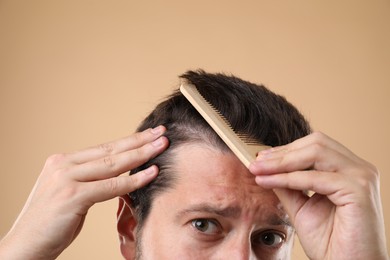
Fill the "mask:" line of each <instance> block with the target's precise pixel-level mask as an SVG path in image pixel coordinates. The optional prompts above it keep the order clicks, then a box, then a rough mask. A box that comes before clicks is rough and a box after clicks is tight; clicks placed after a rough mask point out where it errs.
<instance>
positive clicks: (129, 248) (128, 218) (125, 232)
mask: <svg viewBox="0 0 390 260" xmlns="http://www.w3.org/2000/svg"><path fill="white" fill-rule="evenodd" d="M136 227H137V220H136V217H135V215H134V212H133V209H132V208H131V201H130V198H129V197H128V196H127V195H124V196H121V197H119V205H118V211H117V230H118V235H119V242H120V249H121V253H122V256H123V257H124V258H125V259H135V254H136Z"/></svg>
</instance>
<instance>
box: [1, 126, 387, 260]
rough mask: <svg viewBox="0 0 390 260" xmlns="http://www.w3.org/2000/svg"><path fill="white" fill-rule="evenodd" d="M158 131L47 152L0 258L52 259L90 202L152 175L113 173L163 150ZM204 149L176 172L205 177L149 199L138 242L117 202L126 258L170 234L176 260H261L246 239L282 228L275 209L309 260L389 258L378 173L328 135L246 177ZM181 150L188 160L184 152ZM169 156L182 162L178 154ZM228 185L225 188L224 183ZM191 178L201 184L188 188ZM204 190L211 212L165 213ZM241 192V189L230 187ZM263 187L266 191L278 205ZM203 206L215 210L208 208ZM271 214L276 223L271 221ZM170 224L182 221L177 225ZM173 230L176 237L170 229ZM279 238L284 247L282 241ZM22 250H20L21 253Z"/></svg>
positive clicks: (281, 151) (259, 163) (271, 158)
mask: <svg viewBox="0 0 390 260" xmlns="http://www.w3.org/2000/svg"><path fill="white" fill-rule="evenodd" d="M164 131H165V128H164V127H157V128H156V129H154V130H153V131H152V130H151V129H148V130H146V131H144V132H142V133H138V134H135V135H132V136H130V137H127V138H124V139H121V140H118V141H115V142H111V143H107V144H103V145H98V146H96V147H92V148H88V149H86V150H81V151H78V152H75V153H70V154H58V155H53V156H51V157H50V158H49V159H48V160H47V161H46V164H45V167H44V169H43V170H42V172H41V175H40V176H39V178H38V180H37V183H36V185H35V186H34V189H33V191H32V192H31V194H30V197H29V199H28V201H27V203H26V205H25V207H24V208H23V210H22V212H21V214H20V215H19V217H18V219H17V220H16V222H15V224H14V226H13V227H12V228H11V230H10V232H9V233H8V234H7V235H6V236H5V237H4V238H3V239H2V240H1V241H0V259H55V258H56V257H57V256H58V255H59V254H60V253H61V252H62V251H63V250H64V249H65V248H66V247H67V246H68V245H69V244H70V243H71V242H72V241H73V240H74V239H75V238H76V236H77V235H78V234H79V232H80V230H81V228H82V225H83V222H84V220H85V217H86V214H87V212H88V209H89V208H90V207H91V206H93V205H94V204H95V203H98V202H101V201H105V200H109V199H112V198H114V197H117V196H120V195H123V194H126V193H129V192H132V191H134V190H136V189H138V188H140V187H142V186H144V185H146V184H147V183H149V182H150V181H151V180H152V179H153V178H155V177H156V176H157V174H158V169H157V167H155V166H152V167H151V168H149V169H148V170H145V171H142V172H139V173H137V174H136V175H132V176H121V174H122V173H123V172H127V171H128V170H130V169H132V168H134V167H137V166H138V165H141V164H143V163H144V162H146V161H148V160H149V159H150V158H152V157H153V156H156V155H157V154H159V153H161V152H162V151H163V150H164V149H166V148H167V146H168V141H167V139H166V138H164V137H161V135H162V134H163V133H164ZM203 148H204V147H202V149H203ZM208 151H209V152H210V153H209V156H208V157H207V158H203V160H201V161H198V162H197V163H195V162H194V160H193V158H196V157H197V156H198V155H197V154H198V153H194V151H192V153H193V154H192V155H191V153H190V154H189V157H187V162H190V164H187V168H186V167H185V165H186V162H183V160H178V166H177V170H181V171H183V172H184V171H186V172H188V171H191V170H194V169H198V170H199V171H202V172H203V175H204V173H205V172H204V170H205V169H206V170H207V172H206V176H203V175H202V176H203V177H204V178H199V176H193V178H192V182H191V181H190V182H185V179H184V178H179V179H178V180H177V181H178V183H179V182H183V183H182V184H183V186H180V185H179V184H176V185H175V187H174V189H177V188H180V187H181V189H182V190H181V193H180V194H178V196H172V197H171V198H170V199H171V200H169V201H168V202H161V201H159V200H158V199H156V201H154V203H153V205H152V211H153V212H154V213H155V214H150V216H149V217H150V219H147V221H146V222H145V227H144V229H141V230H140V231H139V234H140V235H141V236H137V230H138V226H137V220H136V218H135V217H134V214H133V211H132V209H131V204H130V202H129V200H128V199H127V196H123V197H121V199H120V203H119V204H120V205H119V210H118V230H119V235H120V239H121V251H122V254H123V255H124V257H125V258H127V259H133V258H134V257H135V255H136V252H137V251H138V252H142V253H143V255H142V256H143V257H145V258H147V257H148V256H149V255H150V254H154V255H158V253H159V252H157V250H156V249H154V248H157V247H158V248H161V246H162V245H164V243H168V242H169V241H170V242H172V239H170V238H169V237H172V236H176V237H177V240H176V241H174V242H175V243H174V244H172V243H171V244H170V245H171V246H172V248H175V249H177V250H178V251H179V252H180V253H182V255H178V256H179V257H189V256H194V257H195V258H197V257H198V256H199V254H201V253H205V254H208V255H206V257H207V256H210V257H211V256H213V257H214V256H215V258H224V256H225V255H224V251H225V250H227V251H229V252H231V255H228V258H229V259H231V258H238V259H240V258H241V259H248V258H251V257H252V258H255V257H257V256H258V254H257V252H259V251H258V250H260V252H261V253H264V254H266V251H267V250H266V249H265V248H266V247H263V246H260V247H258V246H254V245H253V241H254V240H253V239H249V238H254V237H257V236H256V235H255V234H258V233H255V230H262V229H268V228H269V227H270V226H272V228H275V229H276V230H278V231H281V232H283V230H282V229H283V228H282V226H283V225H276V226H278V227H279V226H281V230H279V229H277V228H276V227H274V226H275V221H267V219H268V220H269V219H270V217H267V215H268V216H269V213H275V214H272V216H273V217H272V218H271V219H274V220H275V219H279V220H280V219H283V218H284V217H283V214H282V213H281V211H282V208H283V209H284V210H285V212H287V214H288V215H289V221H290V222H291V223H292V224H293V226H294V227H295V229H296V233H297V234H298V236H299V239H300V241H301V243H302V246H303V248H304V250H305V252H306V254H307V255H308V257H309V258H310V259H389V258H388V255H387V249H386V239H385V234H384V221H383V213H382V206H381V201H380V195H379V173H378V171H377V169H376V168H375V167H374V166H372V165H371V164H370V163H368V162H366V161H364V160H362V159H360V158H358V157H357V156H356V155H354V154H353V153H352V152H350V151H349V150H348V149H346V148H345V147H343V146H342V145H341V144H339V143H337V142H336V141H334V140H332V139H331V138H329V137H327V136H325V135H324V134H321V133H314V134H312V135H309V136H307V137H304V138H302V139H299V140H297V141H295V142H293V143H291V144H288V145H286V146H282V147H275V148H272V149H270V150H267V151H264V152H261V153H259V156H258V158H257V160H256V161H255V162H253V163H252V164H251V166H250V167H249V170H250V172H251V174H253V177H250V175H249V174H248V172H247V171H246V170H245V169H243V168H242V166H240V165H238V164H237V163H236V161H235V157H231V155H229V154H224V155H221V153H220V152H218V151H213V150H212V149H210V148H209V150H208ZM182 153H186V154H187V155H188V153H189V151H182ZM218 153H219V154H218ZM178 156H181V155H180V153H179V154H178ZM225 156H226V157H225ZM191 161H192V164H191ZM181 162H182V163H181ZM219 162H222V163H219ZM180 163H181V165H179V164H180ZM210 166H212V168H209V167H210ZM227 166H229V167H227ZM180 167H181V168H180ZM230 169H232V170H230ZM307 169H309V170H307ZM225 170H226V171H225ZM218 173H219V175H221V174H222V175H223V176H221V177H224V178H211V179H210V178H209V177H210V175H211V174H218ZM233 173H240V174H239V175H238V176H239V178H237V175H235V178H233V176H232V174H233ZM213 176H214V175H213ZM253 178H254V180H255V183H256V185H258V186H256V185H255V184H254V181H253ZM232 180H233V181H234V182H235V185H234V186H232V185H231V183H232ZM206 181H207V183H204V182H206ZM198 182H202V183H203V184H204V185H207V186H203V185H192V184H194V183H198ZM185 183H187V185H185ZM202 187H203V188H202ZM205 187H208V190H206V191H207V193H208V196H209V197H208V198H207V200H206V201H208V202H213V205H212V206H208V207H206V209H207V210H205V207H203V208H201V210H199V207H195V209H197V210H194V209H193V208H192V210H191V209H190V210H189V211H188V210H187V211H185V214H184V213H183V214H179V216H180V217H177V214H176V215H175V217H174V218H173V219H172V217H173V216H172V213H171V210H173V209H172V208H169V210H168V207H172V206H174V205H176V201H177V203H180V205H183V200H184V198H186V199H188V205H186V206H192V205H193V204H194V203H197V202H199V200H200V199H201V198H202V201H205V200H204V195H205V194H206V192H205V189H204V188H205ZM241 187H243V189H238V188H241ZM174 189H173V190H174ZM195 189H202V191H200V190H197V191H196V190H195ZM173 190H172V191H170V192H171V193H172V192H173ZM267 190H269V191H271V190H272V191H274V192H275V194H276V195H277V197H278V199H279V200H280V202H281V204H282V207H281V206H280V204H279V203H278V201H277V200H276V197H275V196H274V195H272V193H271V192H269V191H267ZM304 190H312V191H313V192H314V193H315V194H314V195H313V196H311V197H308V196H306V195H304V194H303V193H302V191H304ZM195 191H196V192H197V193H195ZM199 192H200V193H199ZM164 194H165V195H166V196H169V192H168V191H167V192H166V193H162V194H161V196H163V195H164ZM189 194H196V196H194V195H189ZM231 194H234V195H235V196H233V195H231ZM249 195H250V196H249ZM211 196H212V197H211ZM265 199H266V200H265ZM161 200H162V199H161ZM260 201H262V203H260ZM238 202H240V203H238ZM190 203H191V204H190ZM230 205H233V206H236V207H235V208H237V207H239V208H240V210H228V211H226V210H225V211H222V213H224V214H222V213H221V211H218V210H217V211H216V210H215V208H218V207H219V208H220V207H226V206H230ZM210 208H212V209H214V210H211V211H210ZM158 209H159V210H160V211H157V210H158ZM263 209H264V210H263ZM265 209H266V210H265ZM227 212H230V215H229V214H228V215H229V216H226V213H227ZM232 212H233V213H235V214H232ZM237 212H239V213H240V214H238V213H237ZM258 212H260V213H261V214H257V213H258ZM165 214H166V215H167V216H170V217H171V218H170V219H171V220H172V221H171V223H165V224H166V225H161V224H160V222H159V221H158V219H159V217H164V216H165ZM221 214H222V215H224V216H221ZM278 214H279V215H278ZM275 215H278V216H279V218H275V217H274V216H275ZM198 218H201V219H203V220H204V219H210V218H211V219H218V221H219V222H218V223H220V224H221V225H220V226H219V225H217V224H216V222H214V224H216V225H213V223H209V222H204V221H195V223H197V224H199V225H198V226H197V227H201V230H203V232H198V231H200V230H198V229H196V228H195V227H196V226H194V225H191V223H194V222H193V221H192V220H196V219H198ZM284 220H286V218H284ZM153 223H154V225H155V226H154V227H158V229H157V230H156V232H158V233H154V232H153V230H152V224H153ZM178 223H182V226H179V225H178ZM205 223H208V224H209V226H207V224H206V225H205ZM270 223H271V224H272V223H273V225H269V224H270ZM279 223H280V221H279ZM284 226H286V225H284ZM287 226H288V225H287ZM204 227H207V229H204ZM210 227H211V228H212V229H211V231H216V232H215V233H213V232H211V234H212V235H211V236H210V237H212V239H211V241H209V243H206V244H207V245H206V244H205V243H204V239H206V238H209V236H208V234H206V235H205V234H204V232H205V231H204V230H207V231H210V229H209V228H210ZM217 227H220V229H218V228H217ZM175 228H177V229H176V230H177V234H176V233H175V232H176V231H175ZM179 230H180V231H183V233H179ZM220 230H221V232H219V231H220ZM165 232H166V233H165ZM168 232H170V233H168ZM172 232H173V233H172ZM207 233H209V232H207ZM216 234H218V235H216ZM286 234H288V231H287V232H286ZM214 235H216V236H214ZM288 237H289V236H288V235H287V240H286V241H290V239H289V238H288ZM190 241H192V242H194V245H196V248H200V249H201V250H197V251H196V252H191V250H190V249H188V250H189V251H188V252H189V253H191V254H192V255H187V254H185V253H184V252H183V251H181V250H182V246H185V247H187V248H188V245H189V244H188V243H190ZM257 241H261V240H257ZM137 243H138V249H137ZM288 243H289V242H287V243H286V245H284V244H283V246H282V247H281V249H278V250H277V251H279V250H280V252H277V253H276V252H270V251H268V253H269V255H271V256H272V254H274V255H278V254H281V255H280V257H284V256H285V255H286V254H289V252H288V251H289V249H287V248H289V246H288ZM21 245H23V250H20V246H21ZM178 245H180V248H179V247H178ZM192 246H193V245H191V247H192ZM211 248H216V250H217V251H214V250H211ZM285 248H286V249H285ZM168 249H169V248H168ZM168 249H167V250H168ZM179 249H180V250H179ZM284 250H286V251H284ZM175 251H176V250H175ZM271 251H272V250H271ZM161 253H166V251H161ZM175 253H176V252H172V254H175ZM177 254H179V253H177ZM158 256H160V255H158ZM164 256H166V255H164ZM277 257H279V255H278V256H277ZM158 259H161V258H160V257H159V258H158ZM170 259H173V258H172V257H170Z"/></svg>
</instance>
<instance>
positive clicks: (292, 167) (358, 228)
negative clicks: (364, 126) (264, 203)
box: [250, 133, 388, 260]
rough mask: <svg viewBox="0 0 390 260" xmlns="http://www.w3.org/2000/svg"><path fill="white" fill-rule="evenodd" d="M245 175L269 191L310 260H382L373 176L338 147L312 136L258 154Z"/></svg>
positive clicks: (382, 238) (369, 168)
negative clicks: (279, 203)
mask: <svg viewBox="0 0 390 260" xmlns="http://www.w3.org/2000/svg"><path fill="white" fill-rule="evenodd" d="M250 171H251V172H252V173H253V174H255V175H256V182H257V184H258V185H260V186H262V187H264V188H269V189H273V190H274V191H275V193H276V195H277V196H278V197H279V199H280V201H281V202H282V204H283V207H284V209H285V210H286V211H287V213H288V215H289V216H290V219H291V221H292V223H293V225H294V227H295V229H296V232H297V235H298V237H299V240H300V242H301V244H302V247H303V248H304V250H305V252H306V254H307V256H308V257H309V258H310V259H337V260H342V259H376V260H379V259H388V255H387V250H386V238H385V234H384V230H385V229H384V220H383V213H382V206H381V200H380V193H379V173H378V171H377V169H376V168H375V167H374V166H373V165H371V164H370V163H368V162H366V161H364V160H362V159H360V158H359V157H357V156H356V155H354V154H353V153H352V152H350V151H349V150H348V149H346V148H345V147H344V146H342V145H341V144H339V143H337V142H336V141H334V140H332V139H331V138H329V137H327V136H325V135H324V134H321V133H314V134H311V135H309V136H306V137H304V138H302V139H299V140H296V141H295V142H293V143H291V144H288V145H285V146H281V147H276V148H271V149H270V150H267V151H263V152H260V153H259V155H258V156H257V159H256V161H255V162H253V163H252V164H251V166H250ZM304 191H312V192H314V195H313V196H311V197H309V196H308V195H306V193H305V192H304Z"/></svg>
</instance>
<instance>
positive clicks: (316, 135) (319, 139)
mask: <svg viewBox="0 0 390 260" xmlns="http://www.w3.org/2000/svg"><path fill="white" fill-rule="evenodd" d="M311 137H312V138H313V142H314V143H317V144H323V143H324V142H325V140H326V139H327V138H328V137H327V136H326V135H325V134H324V133H322V132H319V131H317V132H313V133H312V134H311Z"/></svg>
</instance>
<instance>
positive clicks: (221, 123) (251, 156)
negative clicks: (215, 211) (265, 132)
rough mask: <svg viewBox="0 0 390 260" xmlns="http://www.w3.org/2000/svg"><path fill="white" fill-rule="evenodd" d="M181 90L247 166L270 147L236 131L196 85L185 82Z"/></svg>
mask: <svg viewBox="0 0 390 260" xmlns="http://www.w3.org/2000/svg"><path fill="white" fill-rule="evenodd" d="M180 92H181V93H183V95H184V96H185V97H186V98H187V100H188V101H189V102H190V103H191V104H192V106H193V107H194V108H195V109H196V110H197V111H198V112H199V113H200V114H201V116H202V117H203V118H204V119H205V120H206V121H207V123H208V124H209V125H210V126H211V127H212V128H213V129H214V131H215V132H216V133H217V134H218V135H219V137H220V138H221V139H222V140H223V141H224V142H225V143H226V145H227V146H228V147H229V148H230V149H231V150H232V152H233V153H234V154H235V155H236V156H237V157H238V159H239V160H240V161H241V162H242V163H243V164H244V165H245V166H246V167H247V168H248V167H249V164H250V163H251V162H252V161H254V160H255V159H256V156H257V153H258V152H260V151H262V150H265V149H268V148H270V147H269V146H265V145H262V144H260V143H258V142H256V141H253V140H251V139H250V138H248V137H247V136H246V135H244V134H239V133H236V132H235V131H234V130H233V128H232V126H231V124H230V123H229V122H228V121H227V120H226V118H225V117H224V116H223V115H222V114H221V113H220V112H219V111H218V110H217V109H216V108H215V107H214V106H213V105H212V104H211V103H210V102H209V101H207V100H206V99H205V98H204V97H203V96H202V95H201V94H200V93H199V91H198V89H197V88H196V87H195V86H194V85H191V84H188V83H183V84H182V85H181V86H180Z"/></svg>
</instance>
